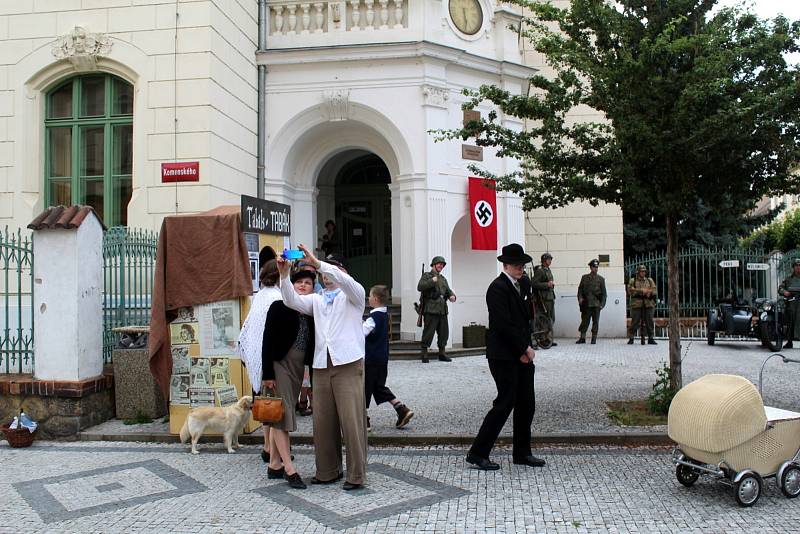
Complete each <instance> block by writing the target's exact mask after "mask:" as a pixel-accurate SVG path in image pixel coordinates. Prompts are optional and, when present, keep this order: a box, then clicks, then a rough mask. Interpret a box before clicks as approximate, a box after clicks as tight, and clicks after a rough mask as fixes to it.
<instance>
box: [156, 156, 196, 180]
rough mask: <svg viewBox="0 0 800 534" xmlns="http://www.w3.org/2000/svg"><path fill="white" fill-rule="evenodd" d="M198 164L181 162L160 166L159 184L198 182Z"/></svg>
mask: <svg viewBox="0 0 800 534" xmlns="http://www.w3.org/2000/svg"><path fill="white" fill-rule="evenodd" d="M199 181H200V162H199V161H183V162H180V163H162V164H161V183H162V184H166V183H170V182H199Z"/></svg>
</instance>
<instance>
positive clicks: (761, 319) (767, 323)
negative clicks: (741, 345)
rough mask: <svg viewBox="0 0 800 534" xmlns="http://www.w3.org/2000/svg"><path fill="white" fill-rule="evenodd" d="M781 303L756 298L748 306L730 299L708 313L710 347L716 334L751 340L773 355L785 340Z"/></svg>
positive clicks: (736, 299) (779, 300) (707, 327)
mask: <svg viewBox="0 0 800 534" xmlns="http://www.w3.org/2000/svg"><path fill="white" fill-rule="evenodd" d="M783 301H784V299H783V298H782V297H780V298H778V300H771V299H766V298H757V299H755V300H754V301H753V303H752V304H749V303H748V302H746V301H743V300H742V299H739V298H737V297H732V298H729V299H725V300H723V301H721V302H719V303H718V304H717V305H716V306H714V307H713V308H711V309H710V310H708V318H707V320H706V335H707V341H708V344H709V345H713V344H714V342H715V341H716V337H717V336H718V335H727V336H742V337H752V338H756V339H758V340H760V341H761V345H762V346H764V347H766V348H768V349H769V350H771V351H773V352H776V351H778V350H780V349H781V342H782V341H783V340H784V339H785V332H784V330H785V325H784V324H783V323H784V321H783Z"/></svg>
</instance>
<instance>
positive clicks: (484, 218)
mask: <svg viewBox="0 0 800 534" xmlns="http://www.w3.org/2000/svg"><path fill="white" fill-rule="evenodd" d="M472 216H473V217H474V218H475V222H477V223H478V226H480V227H481V228H486V227H487V226H489V225H490V224H492V221H493V220H494V211H493V210H492V206H491V205H490V204H489V203H488V202H486V201H485V200H480V201H478V202H477V203H476V204H475V208H474V209H473V210H472Z"/></svg>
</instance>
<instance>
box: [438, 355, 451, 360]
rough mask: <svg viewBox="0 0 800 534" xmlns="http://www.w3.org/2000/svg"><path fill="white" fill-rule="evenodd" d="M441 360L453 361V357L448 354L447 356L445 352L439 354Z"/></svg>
mask: <svg viewBox="0 0 800 534" xmlns="http://www.w3.org/2000/svg"><path fill="white" fill-rule="evenodd" d="M439 361H440V362H452V361H453V359H452V358H450V357H448V356H445V355H444V354H439Z"/></svg>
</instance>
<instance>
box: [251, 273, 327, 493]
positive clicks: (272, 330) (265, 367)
mask: <svg viewBox="0 0 800 534" xmlns="http://www.w3.org/2000/svg"><path fill="white" fill-rule="evenodd" d="M315 278H316V276H315V274H314V273H313V272H310V271H298V272H296V273H294V274H293V275H292V277H291V281H292V284H293V285H294V288H295V290H297V292H298V293H299V294H301V295H308V294H310V293H312V292H313V291H314V280H315ZM313 357H314V320H313V319H312V318H311V317H309V316H307V315H302V314H301V313H298V312H296V311H294V310H292V309H289V308H287V307H286V305H285V304H284V303H283V302H282V301H277V302H275V303H273V304H272V306H270V308H269V311H268V312H267V322H266V327H265V328H264V342H263V343H262V348H261V360H262V366H261V368H262V373H263V376H262V380H263V388H266V389H272V390H275V391H276V392H277V394H278V395H279V396H280V397H281V398H282V399H283V419H282V420H281V421H279V422H277V423H273V424H271V425H270V426H271V427H272V430H271V432H270V462H269V467H268V468H267V476H268V477H269V478H285V479H286V481H287V482H289V485H290V486H291V487H293V488H295V489H305V487H306V485H305V484H304V483H303V479H302V478H300V475H298V474H297V471H296V470H295V468H294V464H292V459H291V454H290V452H289V432H294V431H295V430H297V421H296V420H295V412H294V405H295V402H296V401H297V398H298V396H299V395H300V386H301V385H302V383H303V371H304V369H305V366H306V365H311V362H312V359H313ZM263 388H262V389H263ZM281 463H282V464H283V465H281Z"/></svg>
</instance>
